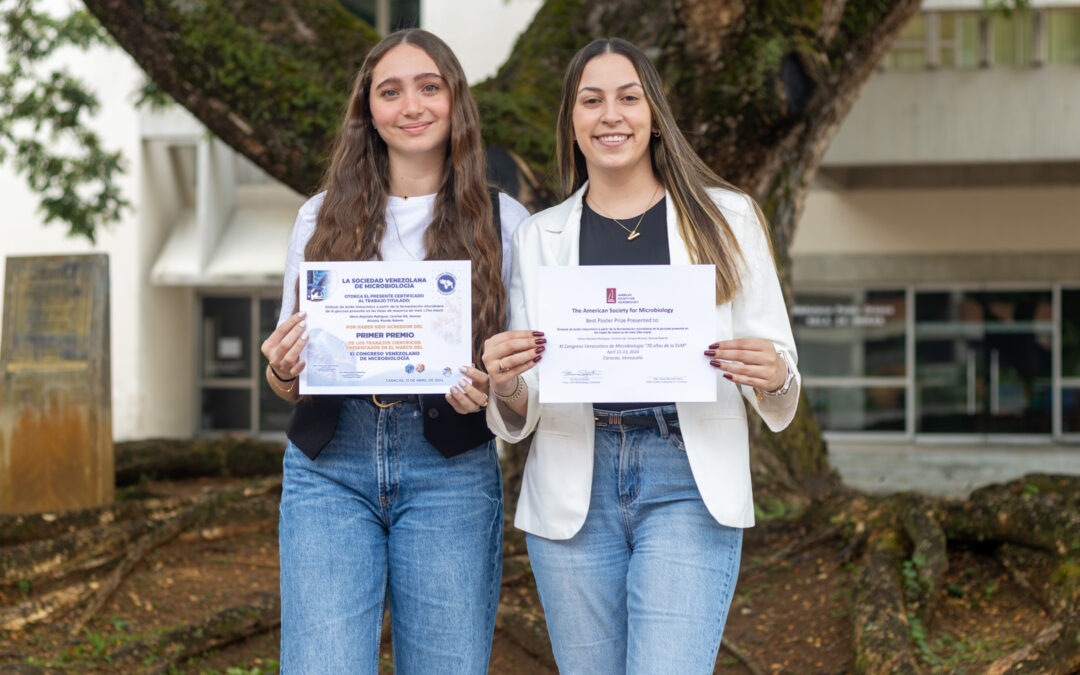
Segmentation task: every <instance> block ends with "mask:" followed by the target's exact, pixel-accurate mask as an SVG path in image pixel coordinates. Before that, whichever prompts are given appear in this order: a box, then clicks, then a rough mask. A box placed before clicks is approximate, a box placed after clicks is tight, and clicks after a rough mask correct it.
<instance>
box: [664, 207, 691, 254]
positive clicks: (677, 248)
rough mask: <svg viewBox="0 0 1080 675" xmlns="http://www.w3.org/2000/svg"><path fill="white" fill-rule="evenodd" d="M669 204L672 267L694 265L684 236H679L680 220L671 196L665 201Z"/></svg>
mask: <svg viewBox="0 0 1080 675" xmlns="http://www.w3.org/2000/svg"><path fill="white" fill-rule="evenodd" d="M665 202H666V204H667V241H668V255H669V256H670V257H671V264H672V265H692V264H694V263H693V261H692V260H690V252H689V251H687V250H686V244H684V243H683V238H682V235H681V234H679V219H678V218H677V217H676V215H675V201H674V200H673V199H671V197H670V196H668V198H667V199H666V200H665Z"/></svg>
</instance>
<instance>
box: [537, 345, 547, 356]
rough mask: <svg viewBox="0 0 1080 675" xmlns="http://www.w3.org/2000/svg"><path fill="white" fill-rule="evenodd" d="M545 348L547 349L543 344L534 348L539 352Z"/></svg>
mask: <svg viewBox="0 0 1080 675" xmlns="http://www.w3.org/2000/svg"><path fill="white" fill-rule="evenodd" d="M545 349H547V347H545V346H544V345H540V346H539V347H537V348H536V353H537V354H539V353H540V352H542V351H544V350H545Z"/></svg>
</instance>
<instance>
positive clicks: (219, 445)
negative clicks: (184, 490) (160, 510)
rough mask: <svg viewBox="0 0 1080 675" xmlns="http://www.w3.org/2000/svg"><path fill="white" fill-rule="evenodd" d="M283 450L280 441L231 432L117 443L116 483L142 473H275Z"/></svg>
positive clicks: (174, 477)
mask: <svg viewBox="0 0 1080 675" xmlns="http://www.w3.org/2000/svg"><path fill="white" fill-rule="evenodd" d="M284 454H285V446H284V445H283V444H282V443H279V442H269V441H259V440H256V439H250V438H243V437H235V436H217V437H214V438H208V439H203V440H195V441H188V440H171V439H154V440H146V441H131V442H127V443H117V444H116V460H115V461H116V484H117V486H123V485H131V484H133V483H136V482H138V480H139V479H140V478H141V477H143V476H151V477H154V478H159V479H168V480H179V479H184V478H195V477H199V476H235V477H248V476H266V475H272V474H278V473H281V460H282V457H284Z"/></svg>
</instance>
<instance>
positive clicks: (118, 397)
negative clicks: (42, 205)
mask: <svg viewBox="0 0 1080 675" xmlns="http://www.w3.org/2000/svg"><path fill="white" fill-rule="evenodd" d="M57 58H59V59H62V60H63V61H65V62H67V63H68V64H69V67H70V69H71V71H72V73H73V74H75V75H76V76H78V77H79V78H81V79H82V80H83V81H84V82H85V83H86V84H87V85H88V86H89V87H90V88H91V89H92V90H93V91H94V92H96V93H97V96H98V99H99V101H100V103H101V108H100V110H99V112H98V114H97V115H95V116H94V117H93V118H92V119H90V120H89V126H90V127H91V128H93V129H94V130H95V131H97V132H98V134H99V135H100V136H101V139H102V144H103V146H104V147H105V148H106V149H108V150H119V151H120V152H121V153H123V156H124V161H125V162H126V165H127V172H126V174H125V175H124V176H123V177H122V178H121V179H120V180H119V182H118V187H119V189H120V192H121V193H122V194H123V195H124V196H125V197H126V198H127V199H128V200H129V201H130V202H131V204H132V207H133V208H131V209H129V210H127V211H125V212H124V215H123V218H122V219H121V221H120V222H118V223H115V224H113V225H111V226H109V227H108V228H106V229H104V230H101V231H99V232H98V243H97V244H96V245H91V244H90V243H89V242H88V241H87V240H86V239H83V238H78V239H74V238H69V237H67V236H66V233H67V227H66V226H65V225H64V224H62V223H52V224H49V225H48V226H46V225H44V224H43V219H42V216H41V214H40V213H39V212H38V210H37V204H38V196H37V195H36V194H34V193H32V192H31V191H30V190H29V188H28V187H27V185H26V181H25V179H24V178H23V177H22V176H18V175H16V174H15V173H14V169H13V167H12V166H11V164H10V163H5V164H2V165H0V195H2V196H3V203H4V216H3V219H2V220H0V227H2V228H3V234H2V235H0V274H2V273H3V268H4V263H5V260H6V258H7V256H13V255H57V254H79V253H91V252H94V253H107V254H108V255H109V272H110V303H111V310H112V321H111V339H112V354H111V363H112V382H113V396H112V408H113V433H114V435H115V436H116V437H117V438H127V437H130V436H132V435H134V434H136V433H138V419H139V417H140V415H141V392H140V386H139V375H138V372H137V371H138V365H137V364H138V359H137V356H136V355H137V354H138V352H139V350H140V349H141V344H140V343H141V338H140V336H139V331H138V320H139V317H138V310H137V301H138V297H139V295H140V292H141V291H140V288H141V284H142V279H141V276H140V270H139V269H138V266H137V265H135V264H133V262H134V261H136V260H137V259H138V257H139V241H140V231H139V226H138V212H139V207H140V193H139V182H138V176H139V173H140V170H141V164H140V153H139V138H138V119H137V115H136V112H135V109H134V106H133V105H132V100H133V98H132V92H134V91H135V90H136V89H137V88H138V86H139V84H140V83H141V81H142V80H141V77H142V76H141V71H139V70H138V68H137V67H136V66H135V64H134V62H133V61H132V60H131V58H130V57H128V56H127V54H125V53H123V52H121V51H119V50H106V49H102V48H95V49H92V50H90V51H89V52H86V53H83V52H79V51H76V50H71V51H70V52H67V53H62V54H59V55H58V56H57ZM0 321H2V319H0Z"/></svg>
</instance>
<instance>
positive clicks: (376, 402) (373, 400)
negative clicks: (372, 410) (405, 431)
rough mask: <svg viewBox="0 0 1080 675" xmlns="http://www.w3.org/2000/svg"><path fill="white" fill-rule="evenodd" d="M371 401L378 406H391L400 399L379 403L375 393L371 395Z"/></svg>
mask: <svg viewBox="0 0 1080 675" xmlns="http://www.w3.org/2000/svg"><path fill="white" fill-rule="evenodd" d="M371 402H372V403H374V404H375V405H376V406H378V407H379V408H393V407H394V406H396V405H397V404H398V403H401V401H391V402H390V403H381V402H379V397H378V396H377V395H375V394H372V395H371Z"/></svg>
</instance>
